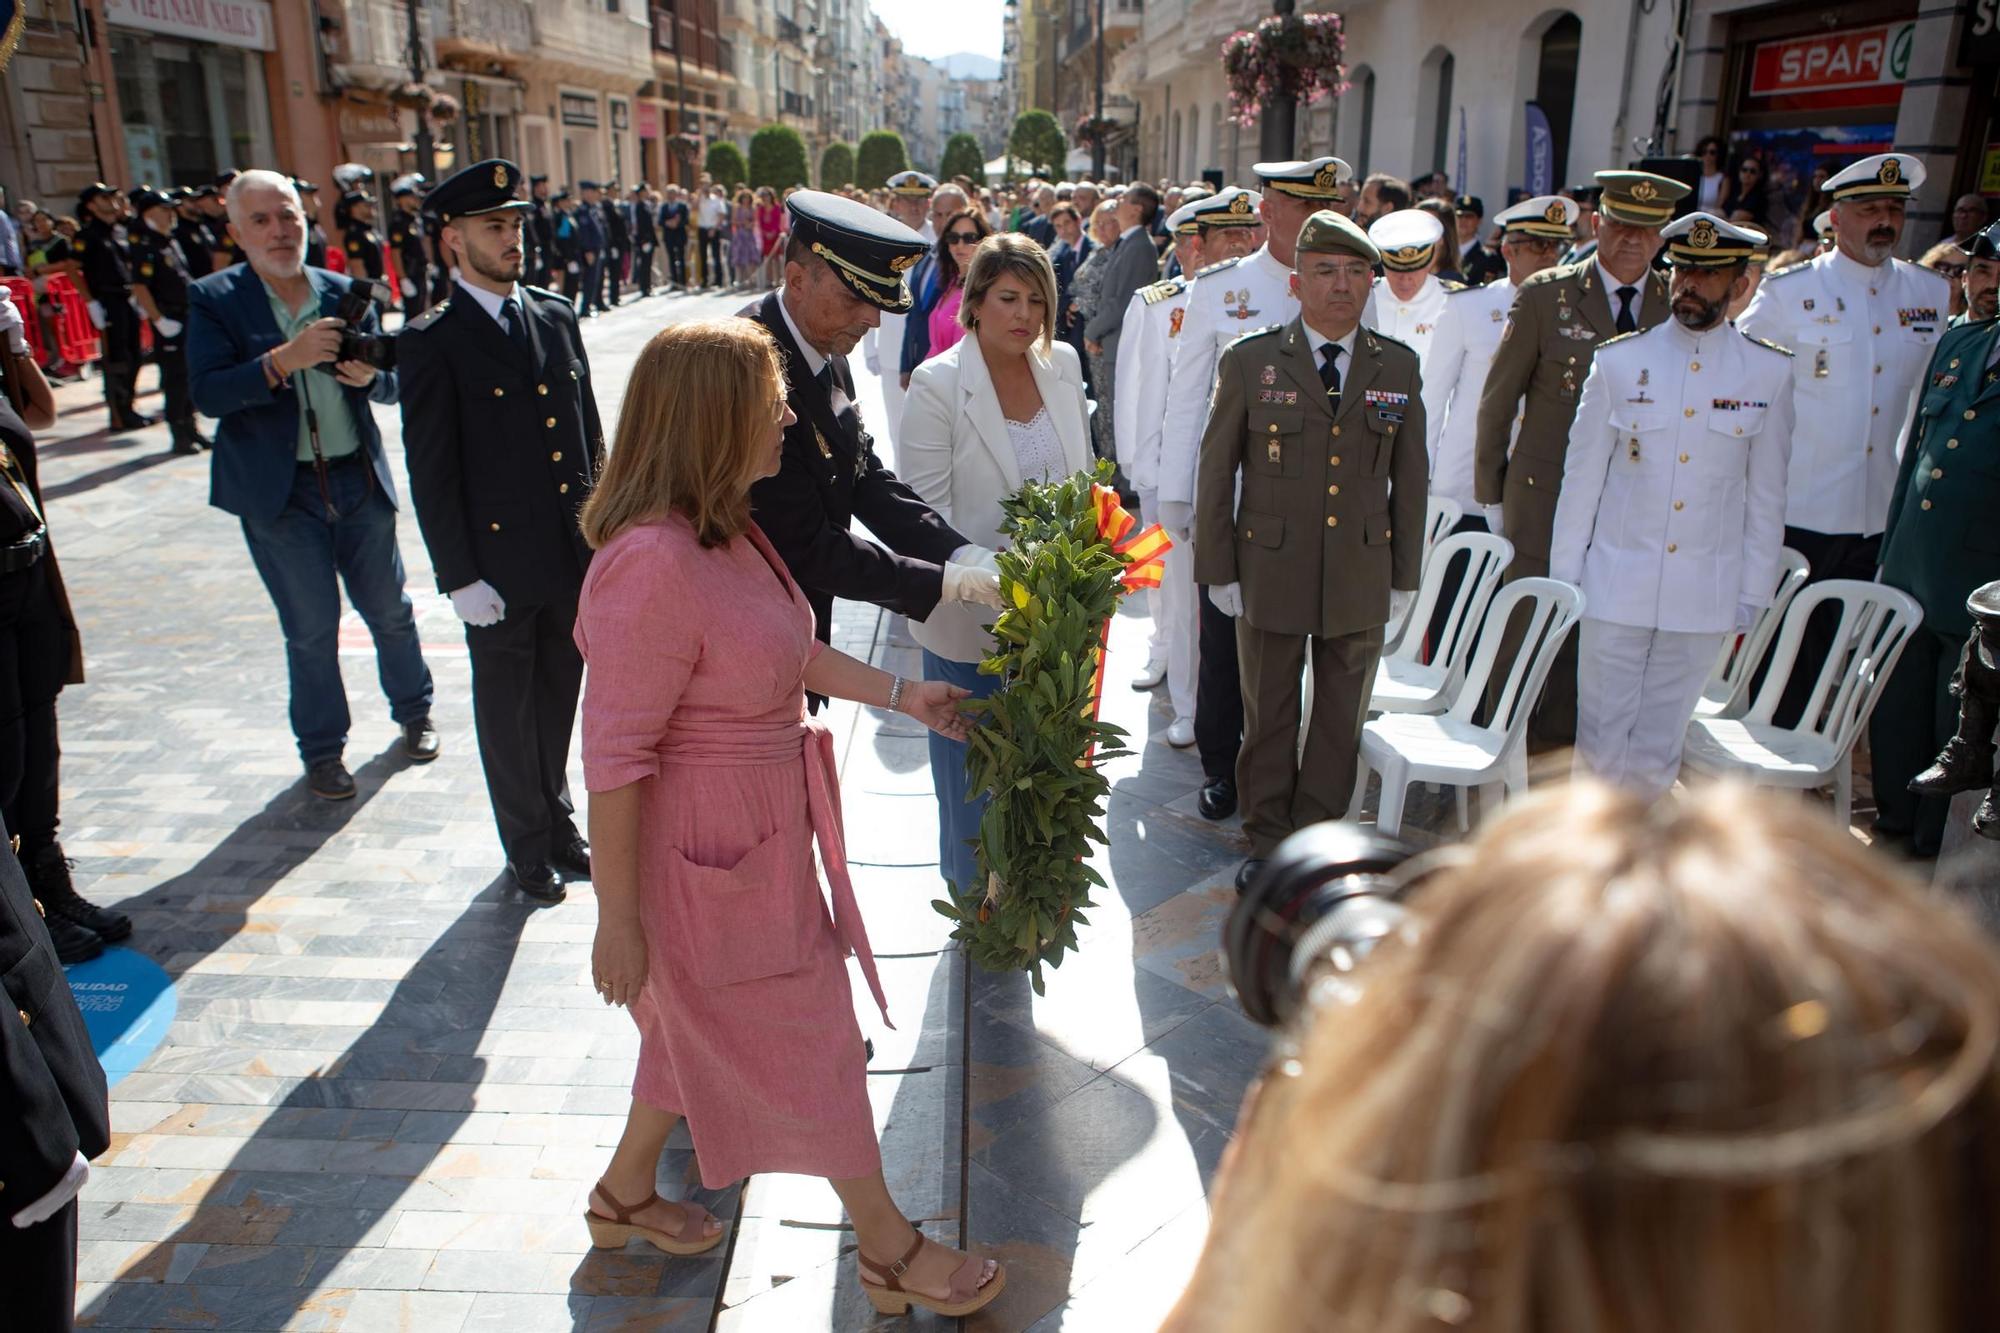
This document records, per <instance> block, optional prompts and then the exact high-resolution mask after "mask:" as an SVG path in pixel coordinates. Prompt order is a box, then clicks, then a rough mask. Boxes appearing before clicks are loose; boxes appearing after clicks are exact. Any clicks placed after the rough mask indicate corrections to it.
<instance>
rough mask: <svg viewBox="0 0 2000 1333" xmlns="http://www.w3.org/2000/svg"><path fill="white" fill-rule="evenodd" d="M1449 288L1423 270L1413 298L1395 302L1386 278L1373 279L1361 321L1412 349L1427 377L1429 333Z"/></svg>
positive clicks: (1437, 318) (1428, 376)
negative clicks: (1373, 284) (1420, 282)
mask: <svg viewBox="0 0 2000 1333" xmlns="http://www.w3.org/2000/svg"><path fill="white" fill-rule="evenodd" d="M1450 290H1451V288H1448V287H1446V286H1445V285H1444V284H1443V283H1442V282H1440V281H1439V280H1438V275H1437V274H1435V273H1427V274H1425V275H1424V285H1423V286H1421V287H1419V288H1417V294H1416V295H1415V296H1414V297H1412V298H1411V299H1410V300H1408V301H1398V300H1397V299H1396V294H1395V293H1394V292H1392V291H1390V290H1389V280H1388V279H1387V278H1377V279H1375V286H1374V288H1373V290H1371V291H1370V292H1369V293H1368V304H1367V305H1366V306H1364V307H1362V310H1361V322H1362V323H1363V324H1365V325H1367V326H1368V327H1369V328H1371V329H1373V330H1375V332H1377V333H1386V334H1388V335H1389V336H1390V337H1391V338H1394V339H1395V340H1396V341H1397V342H1400V343H1408V344H1409V345H1410V346H1411V347H1413V348H1415V349H1416V352H1417V364H1418V365H1419V366H1421V367H1422V368H1423V372H1424V378H1426V379H1429V378H1430V371H1431V361H1430V350H1431V336H1432V335H1433V334H1434V333H1436V332H1437V324H1438V320H1439V319H1441V318H1443V316H1444V305H1445V296H1446V293H1447V292H1449V291H1450Z"/></svg>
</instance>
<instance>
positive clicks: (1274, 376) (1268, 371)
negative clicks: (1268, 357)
mask: <svg viewBox="0 0 2000 1333" xmlns="http://www.w3.org/2000/svg"><path fill="white" fill-rule="evenodd" d="M1257 382H1258V383H1259V384H1276V383H1277V382H1278V368H1277V367H1276V366H1265V367H1264V368H1263V369H1262V370H1260V371H1258V372H1257Z"/></svg>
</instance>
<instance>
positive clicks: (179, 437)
mask: <svg viewBox="0 0 2000 1333" xmlns="http://www.w3.org/2000/svg"><path fill="white" fill-rule="evenodd" d="M132 209H133V211H134V212H136V213H137V214H138V215H139V221H140V223H141V224H142V225H140V226H139V227H137V228H135V229H134V230H133V232H132V241H131V251H132V299H133V300H134V301H136V302H138V303H139V310H140V313H142V314H143V315H145V317H146V320H147V322H148V323H150V324H151V325H152V326H153V360H154V361H155V362H157V363H158V364H159V367H160V391H161V393H163V394H165V395H166V400H167V425H168V426H169V427H171V428H172V432H173V441H174V452H175V453H177V454H198V453H200V452H201V449H202V445H204V444H205V443H207V441H205V440H203V439H202V438H201V435H200V433H199V432H198V431H197V430H196V429H195V423H194V400H193V399H191V398H190V397H189V396H188V371H187V311H188V287H189V286H190V285H192V284H193V282H194V277H193V275H192V274H190V273H189V272H188V267H187V259H186V257H185V256H184V255H182V253H181V247H180V242H178V241H176V240H175V239H174V232H173V227H174V206H173V201H172V200H170V199H168V198H167V196H166V195H164V194H162V193H160V192H159V191H158V190H155V189H152V188H150V187H148V188H145V189H138V190H134V191H132Z"/></svg>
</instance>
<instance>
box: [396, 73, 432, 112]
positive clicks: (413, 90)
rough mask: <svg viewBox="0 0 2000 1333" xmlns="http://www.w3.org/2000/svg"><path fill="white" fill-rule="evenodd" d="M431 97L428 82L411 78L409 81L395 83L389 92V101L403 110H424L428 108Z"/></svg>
mask: <svg viewBox="0 0 2000 1333" xmlns="http://www.w3.org/2000/svg"><path fill="white" fill-rule="evenodd" d="M431 97H432V93H431V86H430V85H429V84H427V83H418V82H417V81H415V80H411V81H410V82H409V83H404V84H399V85H397V87H396V89H395V90H394V91H393V92H391V93H390V94H389V101H390V102H391V103H392V104H393V105H395V106H398V107H401V108H402V109H403V110H405V111H426V110H429V109H430V104H431Z"/></svg>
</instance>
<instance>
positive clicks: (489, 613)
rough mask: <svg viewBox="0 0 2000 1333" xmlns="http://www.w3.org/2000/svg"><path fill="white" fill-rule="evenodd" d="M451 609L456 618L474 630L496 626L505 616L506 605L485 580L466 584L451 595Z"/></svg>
mask: <svg viewBox="0 0 2000 1333" xmlns="http://www.w3.org/2000/svg"><path fill="white" fill-rule="evenodd" d="M451 609H452V610H454V611H456V612H458V618H459V619H460V620H463V621H464V622H465V623H466V624H468V625H471V626H473V627H474V628H476V629H483V628H485V627H486V626H488V625H497V624H499V623H500V622H501V620H503V619H504V618H505V617H506V615H507V603H505V602H503V601H501V600H500V594H499V593H498V592H496V591H494V588H493V585H492V584H490V583H488V582H487V581H486V580H485V579H480V580H479V581H478V582H477V583H468V584H466V585H465V586H464V587H463V588H460V589H458V590H457V591H456V592H454V593H452V595H451Z"/></svg>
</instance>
